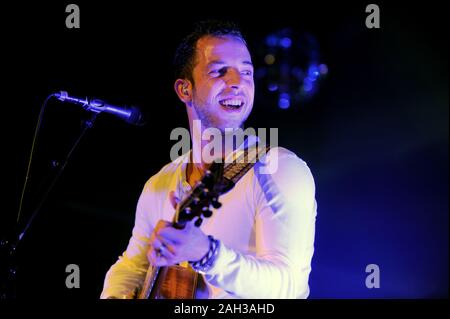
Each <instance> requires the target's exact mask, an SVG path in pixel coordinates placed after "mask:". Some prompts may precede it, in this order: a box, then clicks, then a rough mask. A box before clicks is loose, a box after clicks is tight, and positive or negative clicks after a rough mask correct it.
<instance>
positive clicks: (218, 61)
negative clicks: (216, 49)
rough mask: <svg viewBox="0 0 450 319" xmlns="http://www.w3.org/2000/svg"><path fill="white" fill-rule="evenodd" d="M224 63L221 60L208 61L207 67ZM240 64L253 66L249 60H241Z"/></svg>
mask: <svg viewBox="0 0 450 319" xmlns="http://www.w3.org/2000/svg"><path fill="white" fill-rule="evenodd" d="M224 64H226V63H225V62H224V61H222V60H215V61H212V62H210V63H208V65H207V67H208V68H209V67H211V66H213V65H224ZM242 64H246V65H250V66H251V67H253V63H252V62H251V61H247V60H245V61H242Z"/></svg>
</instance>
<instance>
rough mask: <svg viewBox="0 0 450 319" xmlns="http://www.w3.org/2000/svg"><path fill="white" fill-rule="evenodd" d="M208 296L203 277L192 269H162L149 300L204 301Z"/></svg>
mask: <svg viewBox="0 0 450 319" xmlns="http://www.w3.org/2000/svg"><path fill="white" fill-rule="evenodd" d="M207 296H208V291H207V287H206V285H205V283H204V280H203V277H202V276H201V275H199V274H198V273H197V272H195V271H194V270H193V269H192V268H186V267H182V266H178V265H175V266H170V267H161V268H160V270H159V274H158V277H157V279H156V281H155V285H154V289H153V290H152V292H151V293H150V296H149V299H203V298H206V297H207Z"/></svg>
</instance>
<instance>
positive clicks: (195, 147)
mask: <svg viewBox="0 0 450 319" xmlns="http://www.w3.org/2000/svg"><path fill="white" fill-rule="evenodd" d="M189 124H190V125H189V126H190V131H191V137H192V154H191V159H190V160H191V162H192V163H193V164H194V165H195V167H196V168H198V169H199V170H201V171H204V170H206V169H207V168H208V167H209V166H210V165H211V164H212V162H213V161H214V160H216V159H219V158H221V159H224V158H225V157H227V156H228V155H229V154H230V153H232V152H233V151H235V150H236V148H237V147H239V145H235V143H225V140H226V139H227V137H226V136H225V133H220V139H219V138H218V136H217V135H218V134H214V135H211V133H218V132H220V131H219V130H218V129H216V130H207V128H205V127H203V126H202V125H201V122H200V121H191V122H190V123H189ZM232 134H233V133H232V132H230V134H229V136H231V135H232ZM216 138H217V139H218V140H215V139H216ZM230 140H231V141H233V139H232V136H231V139H230ZM212 148H213V149H212Z"/></svg>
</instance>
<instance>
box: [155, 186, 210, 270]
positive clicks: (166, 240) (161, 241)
mask: <svg viewBox="0 0 450 319" xmlns="http://www.w3.org/2000/svg"><path fill="white" fill-rule="evenodd" d="M170 196H171V202H172V204H173V205H174V206H176V201H175V200H174V197H173V193H171V194H170ZM194 222H195V220H193V221H192V222H189V223H187V224H186V227H185V228H184V229H176V228H174V227H172V223H170V222H168V221H164V220H160V221H159V222H158V224H157V225H156V227H155V229H154V230H153V233H152V235H151V236H150V247H151V248H150V250H149V252H148V254H147V257H148V260H149V262H150V263H151V264H152V265H153V266H157V267H162V266H170V265H174V264H177V263H180V262H183V261H197V260H200V259H201V258H202V257H203V256H205V255H206V253H207V252H208V250H209V239H208V236H206V235H205V234H204V233H203V232H202V231H201V229H200V228H199V227H196V226H195V225H194Z"/></svg>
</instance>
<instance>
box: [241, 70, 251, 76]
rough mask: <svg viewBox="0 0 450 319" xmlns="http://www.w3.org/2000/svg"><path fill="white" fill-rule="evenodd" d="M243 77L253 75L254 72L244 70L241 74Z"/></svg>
mask: <svg viewBox="0 0 450 319" xmlns="http://www.w3.org/2000/svg"><path fill="white" fill-rule="evenodd" d="M241 74H242V75H253V71H252V70H244V71H242V72H241Z"/></svg>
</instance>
